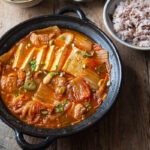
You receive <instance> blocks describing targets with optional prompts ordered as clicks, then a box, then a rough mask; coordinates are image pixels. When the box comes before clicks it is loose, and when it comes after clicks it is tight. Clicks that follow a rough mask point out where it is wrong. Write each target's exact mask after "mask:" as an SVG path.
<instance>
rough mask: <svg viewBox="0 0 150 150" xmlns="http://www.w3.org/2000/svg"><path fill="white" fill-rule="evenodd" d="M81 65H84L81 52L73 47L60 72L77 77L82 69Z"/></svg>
mask: <svg viewBox="0 0 150 150" xmlns="http://www.w3.org/2000/svg"><path fill="white" fill-rule="evenodd" d="M83 64H84V58H83V51H81V50H79V49H78V48H76V47H74V46H73V47H72V52H71V54H70V55H69V57H68V58H67V60H66V62H65V64H64V66H63V68H62V70H63V71H65V72H68V73H70V74H72V75H74V76H77V75H78V74H80V72H81V71H82V70H83V69H82V65H83Z"/></svg>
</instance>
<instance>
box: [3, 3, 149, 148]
mask: <svg viewBox="0 0 150 150" xmlns="http://www.w3.org/2000/svg"><path fill="white" fill-rule="evenodd" d="M104 3H105V2H104V0H93V1H92V2H89V3H85V4H77V3H72V2H71V0H68V2H66V1H63V0H44V1H43V2H42V3H41V4H40V5H38V6H36V7H33V8H26V9H21V8H16V7H14V6H11V5H8V4H6V3H4V2H2V1H0V36H1V35H2V34H4V33H5V32H6V31H7V30H8V29H10V28H11V27H13V26H14V25H16V24H18V23H20V22H22V21H23V20H26V19H28V18H32V17H35V16H39V15H45V14H51V13H53V12H55V11H56V10H57V9H59V8H61V7H63V6H66V5H70V4H73V5H76V6H79V7H80V8H82V9H83V11H84V12H85V14H86V16H87V17H88V18H89V19H91V20H92V21H93V22H95V24H96V25H97V26H98V27H99V28H101V29H102V30H103V31H104V32H106V33H107V31H106V29H105V26H104V24H103V18H102V12H103V6H104ZM107 34H108V33H107ZM108 35H109V34H108ZM110 38H111V39H112V37H111V36H110ZM112 40H113V39H112ZM113 41H114V43H115V44H116V46H117V48H118V50H119V53H120V56H121V59H122V64H123V82H122V88H121V91H120V94H119V96H118V98H117V102H116V103H115V105H114V106H113V108H112V109H111V110H110V111H109V112H108V113H107V115H105V117H103V118H102V119H101V120H100V121H99V122H98V123H97V124H95V125H94V126H92V127H91V128H89V129H87V130H85V131H83V132H81V133H78V134H75V135H72V136H69V137H65V138H60V139H57V140H56V141H55V142H54V143H53V144H52V145H51V146H49V147H48V148H47V150H150V51H136V50H133V49H130V48H127V47H125V46H123V45H121V44H119V43H118V42H116V41H115V40H113ZM26 139H27V140H28V141H29V142H30V143H35V142H37V141H40V140H37V139H35V138H31V137H27V136H26ZM0 150H20V148H19V146H18V145H17V143H16V140H15V134H14V131H13V130H12V129H10V128H9V127H8V126H7V125H5V124H4V123H3V122H1V121H0Z"/></svg>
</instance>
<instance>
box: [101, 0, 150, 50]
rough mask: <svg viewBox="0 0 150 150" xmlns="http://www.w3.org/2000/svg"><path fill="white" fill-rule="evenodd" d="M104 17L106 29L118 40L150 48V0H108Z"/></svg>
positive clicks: (132, 45) (135, 47)
mask: <svg viewBox="0 0 150 150" xmlns="http://www.w3.org/2000/svg"><path fill="white" fill-rule="evenodd" d="M103 18H104V24H105V27H106V29H107V30H108V32H109V33H110V34H111V35H112V36H113V38H115V39H116V40H117V41H118V42H120V43H121V44H123V45H125V46H128V47H130V48H133V49H137V50H150V0H113V1H112V0H107V2H106V4H105V6H104V11H103Z"/></svg>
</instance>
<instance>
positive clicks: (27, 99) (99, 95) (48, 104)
mask: <svg viewBox="0 0 150 150" xmlns="http://www.w3.org/2000/svg"><path fill="white" fill-rule="evenodd" d="M33 32H34V33H36V34H37V35H42V34H51V33H53V30H48V31H47V30H38V31H33ZM33 32H31V33H30V34H29V35H27V36H26V37H24V38H23V39H21V40H20V41H19V42H18V43H17V44H15V45H14V46H13V47H12V49H15V52H14V53H13V55H11V56H10V58H9V60H7V61H5V62H3V60H1V59H0V60H1V63H2V65H1V68H2V71H1V82H0V89H1V97H2V100H3V101H4V103H5V105H6V107H7V108H8V109H9V110H10V112H11V113H12V114H13V115H14V116H16V117H17V118H18V119H20V120H21V121H23V122H25V123H27V124H30V125H34V126H37V127H42V128H61V127H66V126H69V125H74V124H77V123H79V122H80V121H82V120H84V119H86V118H87V117H88V116H90V115H91V114H93V113H94V112H95V111H96V109H97V108H98V107H99V106H100V105H101V103H102V102H103V100H104V99H105V98H106V96H107V93H108V90H109V86H108V85H107V84H108V82H109V80H110V69H108V68H110V64H109V60H108V59H107V61H106V62H103V63H101V64H99V62H97V60H96V59H97V56H96V55H95V53H94V54H92V53H91V51H92V52H93V51H94V49H93V45H94V42H93V41H91V40H90V39H89V38H88V37H87V36H85V35H83V34H81V33H78V32H76V31H72V30H68V29H59V32H57V34H55V35H54V36H53V37H51V38H50V39H49V40H48V41H46V42H45V41H44V44H40V45H34V44H33V43H32V41H31V39H30V37H31V34H32V33H33ZM58 33H59V34H58ZM63 33H69V34H70V33H71V34H73V36H74V38H73V40H72V41H71V43H69V44H68V45H67V46H66V47H67V50H66V52H65V53H62V54H63V56H64V59H63V60H62V63H61V65H60V68H59V65H58V66H57V65H56V68H55V69H54V70H52V71H51V70H50V69H48V70H44V69H43V67H44V65H45V64H44V61H45V59H46V56H47V55H48V54H47V52H48V49H49V48H50V46H52V45H54V47H55V48H54V56H53V57H52V59H51V63H52V65H53V63H54V60H55V59H57V57H59V53H58V54H57V51H59V50H60V49H61V48H62V47H63V46H65V42H63V40H65V39H64V38H62V39H58V37H59V36H60V35H61V34H63ZM76 37H77V38H76ZM78 37H79V38H78ZM81 37H82V39H81ZM80 39H81V41H79V44H78V40H80ZM84 39H85V42H86V41H89V43H88V44H89V45H91V47H92V48H88V47H86V46H85V47H84V45H82V43H80V42H82V41H83V40H84ZM51 40H53V44H52V45H50V41H51ZM59 40H60V41H59ZM39 41H40V40H39ZM21 43H22V44H23V46H22V48H21V51H22V53H23V57H22V56H21V57H20V58H22V59H21V60H19V65H21V64H23V63H24V62H25V59H26V57H27V56H28V54H29V52H30V51H31V50H32V49H33V48H35V49H36V50H35V51H34V53H33V56H32V57H31V59H30V61H29V62H28V63H27V65H26V67H25V68H24V69H20V68H19V67H20V66H19V65H18V66H19V67H13V64H14V61H15V59H16V51H17V48H18V46H19V45H20V44H21ZM39 43H40V42H39ZM88 44H87V45H88ZM73 46H74V47H76V48H77V49H78V50H77V52H76V53H75V55H77V57H76V58H74V55H73V57H71V58H70V55H71V54H72V51H73V48H72V47H73ZM43 47H44V50H43V51H44V52H43V53H44V54H43V55H42V57H41V61H40V65H39V68H38V70H37V71H35V70H32V69H35V67H36V66H37V64H36V65H35V66H34V64H33V65H32V64H31V62H32V63H33V62H34V61H35V60H36V57H37V55H38V54H39V51H40V50H41V48H43ZM12 49H11V50H12ZM89 49H90V50H89ZM11 50H10V51H11ZM103 51H104V50H103ZM85 53H86V54H89V55H90V56H89V55H88V57H85V56H84V55H85ZM56 54H57V55H56ZM21 55H22V54H21ZM78 55H79V58H80V60H78ZM82 55H83V57H82ZM63 56H61V57H63ZM82 58H83V60H82ZM68 59H71V61H75V62H76V63H79V64H78V65H77V66H79V71H78V70H77V73H74V71H71V70H72V69H73V67H74V66H69V64H70V63H68V64H67V65H66V62H67V60H68ZM76 59H77V60H76ZM100 59H103V56H100ZM60 60H61V59H60ZM58 62H59V61H58ZM81 62H82V64H81ZM58 64H59V63H58ZM52 65H51V67H52ZM65 66H67V67H65ZM68 66H69V67H68ZM32 67H33V68H32ZM96 67H97V68H96ZM68 68H70V69H68ZM88 69H89V70H90V71H91V72H92V73H93V78H94V75H95V80H93V79H92V78H91V75H89V74H88V71H86V70H88ZM18 72H23V73H21V74H23V75H22V76H24V75H25V77H24V78H23V79H22V78H21V79H22V82H19V81H18V80H21V79H20V77H19V75H18ZM82 72H83V74H82ZM84 73H85V74H84ZM86 73H87V74H86ZM48 74H50V76H51V77H50V78H51V79H50V81H49V82H48V83H46V84H44V83H43V81H44V80H43V79H44V78H45V77H46V76H47V75H48ZM4 79H5V80H4ZM76 79H77V80H76ZM9 80H11V82H12V83H11V82H9V83H8V81H9ZM27 80H29V81H30V80H31V81H33V83H34V84H33V83H29V85H28V86H31V84H33V85H32V87H31V88H32V90H31V89H30V90H29V89H28V88H29V87H27V88H26V87H25V82H26V81H27ZM74 80H76V82H77V85H74V84H73V83H74ZM78 81H81V82H80V83H78ZM93 81H100V82H99V83H95V84H99V86H97V85H96V86H95V85H94V86H92V82H93ZM8 85H9V86H10V88H9V89H7V86H8ZM93 87H94V88H96V89H93Z"/></svg>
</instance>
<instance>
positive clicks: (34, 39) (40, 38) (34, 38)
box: [30, 33, 55, 46]
mask: <svg viewBox="0 0 150 150" xmlns="http://www.w3.org/2000/svg"><path fill="white" fill-rule="evenodd" d="M54 35H55V34H54V33H50V34H36V33H31V36H30V41H31V43H32V44H33V45H35V46H40V45H47V44H48V43H49V41H50V40H51V39H52V37H54Z"/></svg>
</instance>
